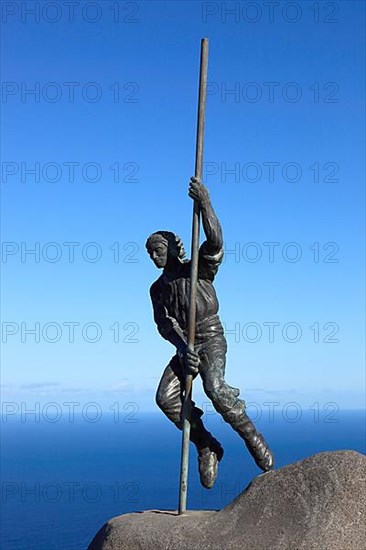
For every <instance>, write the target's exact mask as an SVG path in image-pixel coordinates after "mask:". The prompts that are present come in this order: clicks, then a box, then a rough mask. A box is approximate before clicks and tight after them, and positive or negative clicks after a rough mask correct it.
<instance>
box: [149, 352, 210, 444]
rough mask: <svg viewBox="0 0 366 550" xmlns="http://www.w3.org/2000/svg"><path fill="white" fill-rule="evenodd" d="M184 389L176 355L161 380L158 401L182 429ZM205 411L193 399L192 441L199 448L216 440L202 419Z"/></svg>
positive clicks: (160, 406)
mask: <svg viewBox="0 0 366 550" xmlns="http://www.w3.org/2000/svg"><path fill="white" fill-rule="evenodd" d="M183 391H184V376H183V372H182V367H181V365H180V363H179V359H178V357H177V356H176V355H174V357H173V358H172V359H171V361H170V363H169V365H168V366H167V367H166V369H165V370H164V373H163V376H162V378H161V380H160V383H159V386H158V389H157V392H156V403H157V405H158V407H159V408H160V409H161V410H162V411H163V412H164V414H165V415H166V416H167V417H168V418H169V420H171V421H172V422H174V424H175V425H176V426H177V428H179V429H180V430H181V429H182V416H181V415H182V404H183ZM202 415H203V411H202V410H201V409H199V408H198V407H196V405H195V403H194V401H192V409H191V441H192V442H193V443H194V444H195V445H196V447H197V449H200V448H204V447H209V446H210V444H212V443H213V440H214V441H216V440H215V439H214V438H213V436H212V435H211V434H210V432H208V431H207V430H206V428H205V427H204V425H203V422H202V420H201V416H202Z"/></svg>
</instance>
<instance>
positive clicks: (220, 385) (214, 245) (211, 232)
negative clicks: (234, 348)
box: [146, 177, 274, 488]
mask: <svg viewBox="0 0 366 550" xmlns="http://www.w3.org/2000/svg"><path fill="white" fill-rule="evenodd" d="M188 194H189V196H190V197H191V198H192V199H194V200H195V201H197V203H198V204H199V206H200V212H201V216H202V223H203V228H204V232H205V236H206V240H205V241H204V243H203V244H202V245H201V246H200V249H199V263H198V284H197V312H196V329H195V344H194V351H190V350H189V349H187V323H188V309H189V294H190V264H191V262H190V260H186V259H184V257H185V251H184V247H183V243H182V241H181V240H180V238H179V237H178V236H177V235H175V234H174V233H172V232H170V231H157V232H155V233H153V234H152V235H150V237H149V238H148V239H147V242H146V248H147V251H148V253H149V255H150V258H151V259H152V260H153V262H154V264H155V265H156V267H157V268H159V269H163V273H162V275H161V276H160V277H159V278H158V279H157V280H156V281H155V282H154V283H153V284H152V286H151V288H150V295H151V300H152V304H153V310H154V319H155V322H156V324H157V327H158V331H159V333H160V334H161V336H162V337H163V338H165V339H166V340H168V341H169V342H171V343H172V344H173V345H174V346H175V348H176V350H177V353H176V354H175V355H174V357H173V358H172V359H171V361H170V363H169V364H168V366H167V367H166V369H165V371H164V373H163V376H162V378H161V380H160V383H159V386H158V389H157V393H156V402H157V405H158V406H159V407H160V408H161V409H162V411H163V412H164V413H165V414H166V416H167V417H168V418H169V419H170V420H171V421H172V422H173V423H174V424H175V425H176V426H177V427H178V428H179V429H182V402H183V394H184V379H185V375H186V374H187V373H189V374H191V375H193V377H196V376H197V375H198V374H200V376H201V378H202V382H203V388H204V391H205V393H206V395H207V396H208V397H209V398H210V399H211V401H212V404H213V406H214V408H215V409H216V411H217V412H219V413H220V414H221V415H222V417H223V419H224V420H225V422H228V423H229V424H230V426H231V427H232V428H233V429H234V430H235V431H236V432H237V433H238V434H239V436H240V437H241V438H242V439H244V441H245V444H246V446H247V448H248V450H249V452H250V454H251V455H252V457H253V458H254V460H255V462H256V464H257V465H258V466H259V468H261V469H262V470H264V471H268V470H270V469H271V468H273V463H274V461H273V455H272V453H271V451H270V449H269V448H268V445H267V443H266V441H265V440H264V437H263V436H262V435H261V434H260V433H258V432H257V430H256V428H255V426H254V424H253V422H252V421H251V420H250V419H249V417H248V416H247V414H246V412H245V402H244V401H243V400H241V399H239V393H240V390H238V389H237V388H233V387H231V386H229V385H228V384H227V383H226V382H225V378H224V374H225V356H226V350H227V344H226V340H225V336H224V330H223V327H222V324H221V322H220V319H219V316H218V314H217V312H218V308H219V304H218V300H217V296H216V292H215V289H214V287H213V284H212V283H213V281H214V278H215V275H216V273H217V271H218V268H219V266H220V263H221V262H222V258H223V254H224V252H223V239H222V230H221V226H220V223H219V220H218V218H217V216H216V214H215V212H214V210H213V208H212V205H211V201H210V197H209V193H208V191H207V189H206V187H205V186H204V185H203V184H202V183H201V182H200V181H199V180H198V179H197V178H195V177H192V178H191V182H190V186H189V193H188ZM202 415H203V411H202V410H201V409H199V408H198V407H196V406H195V404H194V402H192V406H191V412H190V423H191V431H190V440H191V441H192V442H193V443H194V444H195V446H196V448H197V451H198V466H199V474H200V480H201V483H202V485H203V486H204V487H206V488H211V487H212V486H213V484H214V483H215V479H216V476H217V469H218V462H220V460H221V459H222V457H223V453H224V450H223V448H222V446H221V444H220V443H219V442H218V441H217V439H215V438H214V437H213V436H212V434H211V433H210V432H208V431H207V430H206V428H205V426H204V425H203V422H202V419H201V416H202Z"/></svg>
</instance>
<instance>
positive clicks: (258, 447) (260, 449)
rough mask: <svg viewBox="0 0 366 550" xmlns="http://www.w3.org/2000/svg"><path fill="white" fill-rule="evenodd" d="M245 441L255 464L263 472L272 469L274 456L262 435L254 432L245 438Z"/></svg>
mask: <svg viewBox="0 0 366 550" xmlns="http://www.w3.org/2000/svg"><path fill="white" fill-rule="evenodd" d="M245 443H246V446H247V448H248V450H249V452H250V454H251V455H252V457H253V458H254V460H255V463H256V465H257V466H258V467H259V468H261V470H263V471H264V472H268V471H269V470H272V468H273V467H274V457H273V454H272V452H271V450H270V449H269V447H268V445H267V443H266V441H265V439H264V437H263V435H261V434H259V433H255V434H254V435H253V436H252V437H251V438H250V439H246V440H245Z"/></svg>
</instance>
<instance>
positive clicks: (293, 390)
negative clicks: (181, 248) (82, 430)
mask: <svg viewBox="0 0 366 550" xmlns="http://www.w3.org/2000/svg"><path fill="white" fill-rule="evenodd" d="M25 4H26V6H25V7H24V5H25ZM36 4H37V3H35V2H27V3H21V2H4V3H3V5H2V9H3V25H2V27H3V38H2V40H3V53H2V66H3V95H2V132H3V145H2V157H3V165H2V167H3V173H2V189H3V211H2V240H3V249H2V272H3V300H2V304H3V311H2V329H3V352H2V353H3V366H2V394H3V400H4V401H6V402H9V401H10V402H14V403H16V404H19V407H20V403H22V402H24V403H27V404H29V406H31V405H32V404H34V403H36V402H39V403H41V404H42V403H43V404H44V403H49V402H56V403H60V404H61V405H62V404H63V403H64V402H77V403H80V404H81V405H80V408H81V407H82V404H85V403H89V402H96V403H98V404H100V406H101V407H102V408H103V409H108V408H109V407H110V406H113V403H115V402H118V403H120V404H121V405H122V406H124V405H125V404H126V403H129V402H134V403H136V404H137V406H138V407H139V408H140V410H154V409H155V404H154V392H155V387H156V385H157V383H158V380H159V377H160V375H161V373H162V370H163V367H164V366H165V365H166V364H167V363H168V361H169V358H170V357H171V355H172V353H173V351H174V350H173V348H172V347H171V345H170V344H169V343H167V342H165V341H163V340H162V339H161V338H160V337H159V335H158V333H157V332H156V328H155V326H154V323H153V320H152V313H151V305H150V302H149V294H148V289H149V286H150V284H151V283H152V282H153V281H154V280H155V278H156V277H157V276H158V275H159V272H157V270H156V268H155V267H154V265H153V264H152V263H151V261H150V260H149V258H148V257H147V255H146V253H145V250H144V243H145V240H146V237H147V236H148V235H149V234H150V233H152V232H153V231H155V230H157V229H170V230H174V231H176V232H177V233H178V234H179V235H180V236H181V237H182V238H183V240H184V242H185V243H186V249H187V251H188V250H189V249H190V228H191V212H192V204H191V200H190V199H189V198H188V197H187V185H188V180H189V177H190V176H191V175H192V174H193V169H194V150H195V127H196V108H197V105H196V104H197V85H198V81H197V80H198V62H199V47H200V39H201V38H202V37H204V36H206V37H208V38H209V40H210V54H209V75H208V82H209V86H208V90H209V94H208V98H207V115H206V116H207V125H206V139H205V159H204V160H205V170H204V177H205V183H206V184H207V185H208V187H209V190H210V193H211V197H212V201H213V204H214V207H215V209H216V211H217V213H218V216H219V218H220V220H221V223H222V226H223V232H224V240H225V248H226V252H227V254H226V257H225V262H224V263H223V265H222V267H221V270H220V271H219V274H218V276H217V279H216V288H217V292H218V296H219V300H220V306H221V307H220V311H221V317H222V320H223V321H224V323H225V326H226V328H227V330H228V331H233V332H228V334H227V340H228V345H229V351H228V362H227V379H228V381H229V383H231V384H233V385H234V386H238V387H240V388H241V389H242V391H243V397H244V398H245V399H246V400H247V401H248V402H253V401H254V402H256V403H264V402H269V401H270V402H279V403H281V404H282V405H283V404H286V403H288V402H296V403H299V404H300V405H301V406H302V407H304V408H309V407H310V406H312V404H313V403H314V402H318V403H320V406H321V407H326V406H327V403H329V402H331V403H336V405H337V406H339V407H340V408H360V407H363V406H364V387H365V382H364V375H365V371H364V329H365V327H364V147H365V143H364V115H365V113H364V92H365V81H364V68H365V63H364V61H365V60H364V51H365V49H364V45H365V44H364V10H365V6H364V3H363V2H351V1H349V2H343V1H342V2H335V3H327V2H319V3H315V4H314V3H312V2H295V3H292V5H291V6H289V5H288V4H289V3H286V2H281V3H280V5H279V6H277V4H276V5H274V6H273V9H274V11H273V13H272V12H269V6H268V3H267V4H266V3H265V2H254V3H251V5H248V3H247V2H236V3H235V2H226V3H225V2H186V3H184V2H154V1H152V2H129V3H127V2H119V3H116V2H114V3H113V2H109V1H105V2H94V3H90V2H80V3H79V5H78V6H75V8H74V10H75V11H74V14H73V17H72V16H71V14H70V12H69V11H67V10H68V9H69V8H67V6H65V4H64V3H62V2H58V3H57V5H58V6H59V9H58V10H56V8H55V7H54V4H55V3H53V7H52V6H49V5H48V4H49V3H47V2H40V3H38V6H39V8H38V9H39V12H38V13H37V12H36V13H35V15H34V14H33V15H32V14H31V13H27V12H26V11H24V10H25V9H28V11H29V10H30V9H37V6H36V7H35V5H36ZM117 4H118V9H119V12H118V13H117V11H116V10H117ZM225 6H226V7H225ZM314 6H315V7H314ZM230 8H233V9H234V12H233V13H228V12H225V9H226V10H227V9H230ZM235 10H236V11H235ZM93 19H95V21H93ZM115 19H116V20H115ZM32 89H33V90H35V92H34V93H33V94H32V93H27V91H28V92H29V90H32ZM5 135H6V140H5V139H4V137H5ZM32 168H33V170H34V171H35V172H33V173H31V172H29V171H27V170H31V169H32ZM65 243H66V244H65ZM70 243H73V244H70ZM93 243H94V244H93ZM31 249H33V250H35V251H36V252H35V253H34V254H26V250H31ZM72 260H73V261H72ZM94 260H95V261H94ZM37 323H38V324H37ZM71 326H73V327H74V336H73V337H72V334H71V332H72V331H71V328H70V327H71ZM32 327H33V328H35V330H36V333H35V334H33V335H32V334H30V333H27V332H26V331H27V329H32ZM110 327H113V328H110ZM271 327H272V329H271ZM310 327H312V328H310ZM117 329H118V331H119V333H118V334H117V332H118V331H117ZM270 330H273V331H274V332H273V334H272V333H271V332H270ZM36 340H39V341H36ZM52 340H54V342H52ZM72 340H73V341H72ZM93 340H95V342H93ZM115 340H117V341H115ZM195 395H196V400H197V402H198V403H201V404H202V403H203V402H206V401H207V398H205V397H204V396H203V394H202V390H201V387H200V384H199V383H197V384H196V388H195ZM17 406H18V405H17Z"/></svg>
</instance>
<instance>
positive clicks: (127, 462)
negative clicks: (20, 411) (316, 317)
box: [1, 408, 366, 550]
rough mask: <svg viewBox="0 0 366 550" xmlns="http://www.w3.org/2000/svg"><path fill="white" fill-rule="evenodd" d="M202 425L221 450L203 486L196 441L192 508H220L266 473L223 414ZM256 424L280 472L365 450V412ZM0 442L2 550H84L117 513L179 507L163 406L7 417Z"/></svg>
mask: <svg viewBox="0 0 366 550" xmlns="http://www.w3.org/2000/svg"><path fill="white" fill-rule="evenodd" d="M269 412H270V411H269ZM288 412H289V411H288ZM206 424H207V427H208V429H209V430H210V431H211V432H212V433H213V434H214V435H215V436H216V437H217V438H218V439H219V440H220V441H221V443H222V444H223V446H224V448H225V454H224V457H223V460H222V462H221V463H220V469H219V475H218V478H217V481H216V484H215V486H214V488H213V489H211V490H206V489H204V488H202V487H201V486H200V483H199V477H198V470H197V457H196V451H195V448H194V447H193V446H191V449H190V469H189V484H188V509H212V510H218V509H221V508H223V507H224V506H226V505H227V504H229V502H231V500H233V498H235V496H237V495H238V494H239V493H240V492H241V491H243V489H245V487H246V486H247V485H248V484H249V483H250V481H251V480H252V479H253V478H254V477H256V476H257V475H258V474H260V470H259V469H258V468H257V467H256V465H255V464H254V462H253V460H252V458H251V456H250V455H249V453H248V451H247V450H246V448H245V445H244V443H243V441H242V440H241V439H240V438H239V437H238V435H237V434H236V433H235V432H234V431H233V430H232V429H231V428H230V426H229V425H227V424H225V423H224V422H223V421H222V419H221V418H220V417H218V416H217V415H209V416H207V417H206ZM258 429H259V430H260V431H261V432H262V433H263V434H264V435H265V437H266V439H267V440H268V442H269V444H270V446H271V448H272V450H273V452H274V454H275V457H276V467H277V468H279V467H282V466H285V465H286V464H289V463H292V462H294V461H298V460H301V459H303V458H306V457H308V456H310V455H312V454H315V453H320V452H323V451H333V450H339V449H353V450H356V451H359V452H362V453H365V450H366V449H365V411H360V410H357V411H356V410H353V411H347V410H343V411H336V414H335V412H334V411H332V410H331V411H319V410H317V409H316V408H313V409H312V410H307V411H303V412H302V411H301V414H297V413H296V410H294V411H292V413H291V414H287V412H286V414H285V415H284V414H283V411H281V412H279V411H276V412H274V413H273V414H268V415H263V418H262V419H261V420H260V421H259V422H258ZM1 439H2V441H1V443H2V445H1V500H2V505H1V549H2V550H86V549H87V547H88V544H89V543H90V541H91V540H92V538H93V536H94V535H95V533H96V532H97V531H98V530H99V528H100V527H101V526H102V525H103V524H104V523H105V522H106V521H107V520H108V519H110V518H112V517H114V516H117V515H119V514H125V513H128V512H134V511H139V510H149V509H164V510H175V509H176V508H177V503H178V481H179V465H180V445H181V432H179V431H178V430H177V429H176V427H175V426H174V425H173V424H171V423H170V422H169V421H168V420H167V419H166V418H165V417H164V415H163V414H162V413H160V412H156V413H139V414H138V415H136V414H130V413H126V414H123V415H116V414H115V412H113V413H106V414H104V415H102V416H101V415H99V416H98V418H96V417H91V416H90V415H89V416H88V417H85V416H82V415H75V416H73V415H67V416H66V415H63V416H62V417H61V418H56V417H55V418H53V417H52V418H51V417H50V416H49V415H48V416H47V417H46V418H43V417H39V418H37V417H36V415H34V416H33V417H32V416H31V415H30V416H29V417H25V418H22V417H21V416H17V415H14V416H11V417H7V418H2V422H1Z"/></svg>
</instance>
